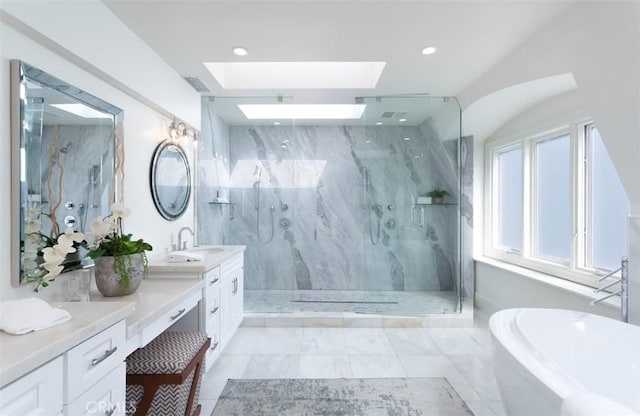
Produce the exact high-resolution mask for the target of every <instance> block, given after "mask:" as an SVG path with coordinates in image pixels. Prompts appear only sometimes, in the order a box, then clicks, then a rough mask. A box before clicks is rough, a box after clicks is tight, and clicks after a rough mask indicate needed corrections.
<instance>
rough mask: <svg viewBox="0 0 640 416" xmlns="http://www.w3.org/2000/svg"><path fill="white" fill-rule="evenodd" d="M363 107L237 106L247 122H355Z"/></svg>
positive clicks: (360, 105)
mask: <svg viewBox="0 0 640 416" xmlns="http://www.w3.org/2000/svg"><path fill="white" fill-rule="evenodd" d="M365 107H366V104H238V108H239V109H240V111H242V112H243V113H244V115H245V116H246V117H247V118H248V119H249V120H268V119H280V120H282V119H296V120H347V119H356V120H357V119H359V118H361V117H362V113H363V112H364V109H365Z"/></svg>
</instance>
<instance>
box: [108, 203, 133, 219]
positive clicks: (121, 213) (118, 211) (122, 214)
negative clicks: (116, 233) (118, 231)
mask: <svg viewBox="0 0 640 416" xmlns="http://www.w3.org/2000/svg"><path fill="white" fill-rule="evenodd" d="M111 213H112V214H113V216H114V217H115V218H126V217H128V216H129V215H131V210H130V209H129V208H125V207H124V206H123V205H122V204H121V203H119V202H116V203H114V204H113V205H111Z"/></svg>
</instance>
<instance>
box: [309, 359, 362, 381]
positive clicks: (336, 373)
mask: <svg viewBox="0 0 640 416" xmlns="http://www.w3.org/2000/svg"><path fill="white" fill-rule="evenodd" d="M298 377H300V378H352V377H354V375H353V373H352V371H351V364H350V363H349V356H348V355H346V354H343V355H315V354H305V355H301V356H300V366H299V370H298Z"/></svg>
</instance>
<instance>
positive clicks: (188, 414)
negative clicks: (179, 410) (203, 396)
mask: <svg viewBox="0 0 640 416" xmlns="http://www.w3.org/2000/svg"><path fill="white" fill-rule="evenodd" d="M201 367H202V358H201V359H200V361H199V362H198V363H197V364H196V368H194V369H193V381H192V382H191V390H189V400H188V401H187V409H186V410H185V412H184V415H185V416H193V415H192V414H191V408H192V407H193V400H194V398H195V395H196V390H197V388H198V384H199V383H200V368H201ZM196 406H198V403H196ZM198 413H199V412H198Z"/></svg>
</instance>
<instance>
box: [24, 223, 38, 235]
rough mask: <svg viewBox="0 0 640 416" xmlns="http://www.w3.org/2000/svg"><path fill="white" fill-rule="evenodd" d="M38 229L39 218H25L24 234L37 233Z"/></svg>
mask: <svg viewBox="0 0 640 416" xmlns="http://www.w3.org/2000/svg"><path fill="white" fill-rule="evenodd" d="M38 231H40V220H26V221H25V222H24V232H25V234H32V233H37V232H38Z"/></svg>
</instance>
